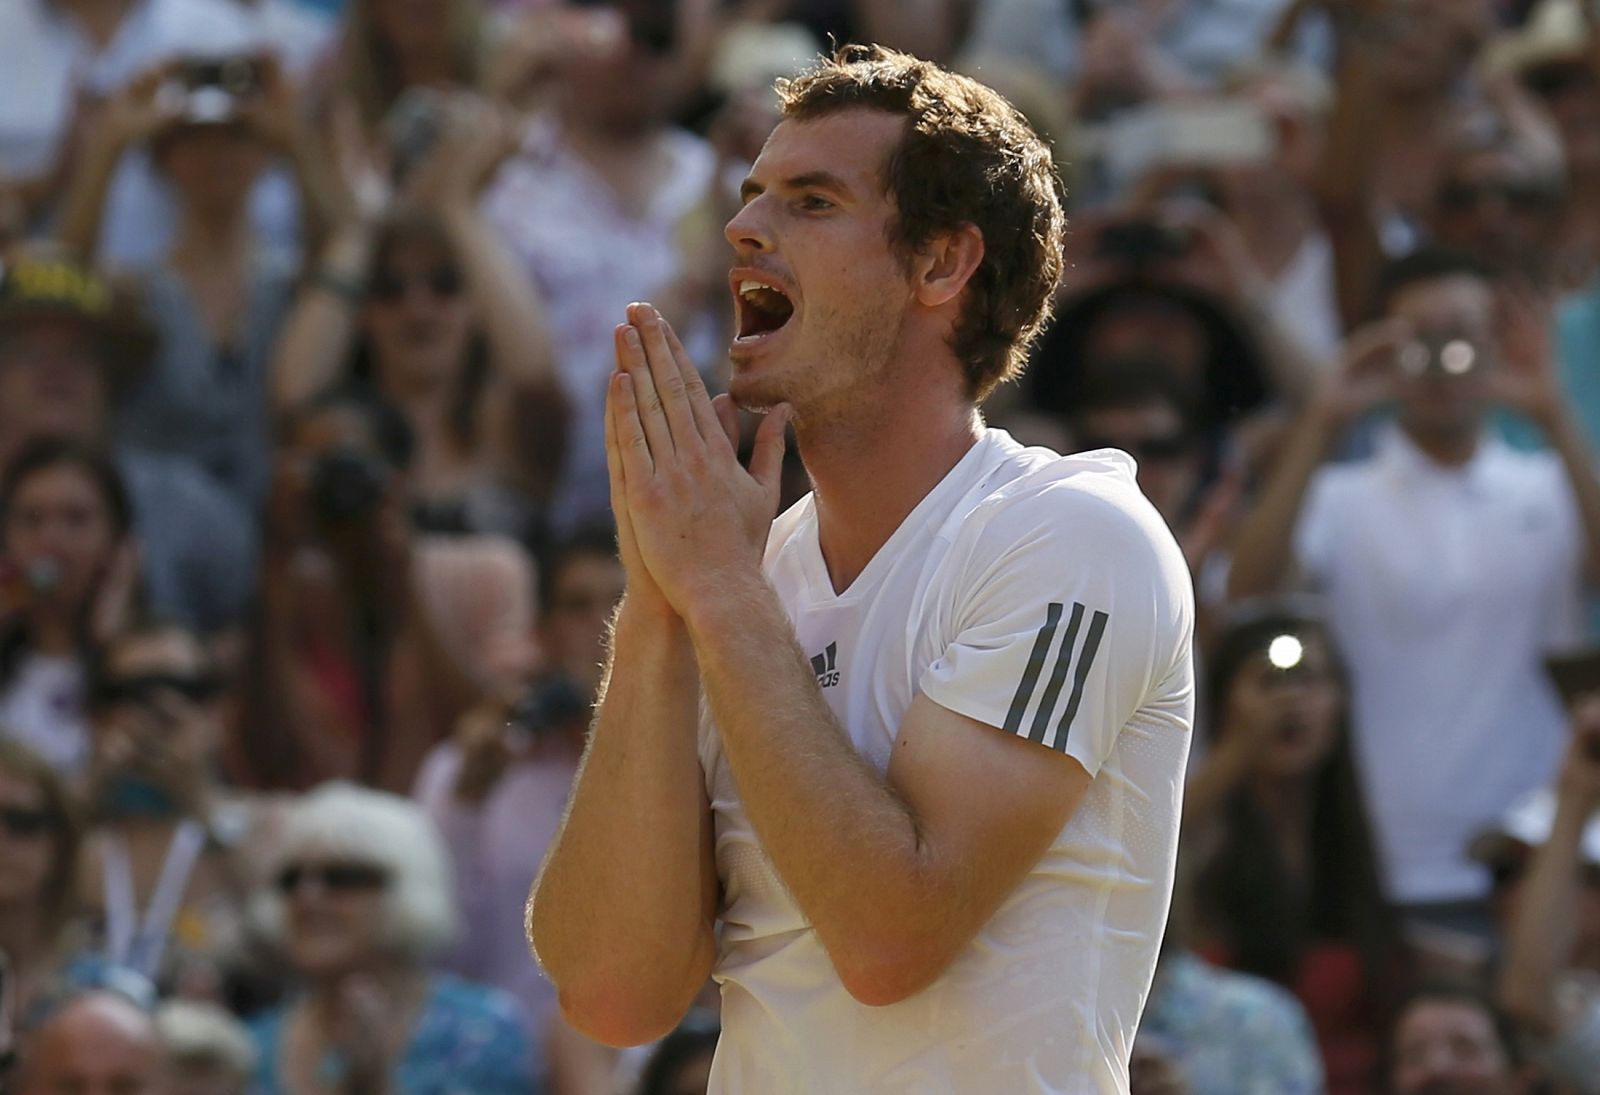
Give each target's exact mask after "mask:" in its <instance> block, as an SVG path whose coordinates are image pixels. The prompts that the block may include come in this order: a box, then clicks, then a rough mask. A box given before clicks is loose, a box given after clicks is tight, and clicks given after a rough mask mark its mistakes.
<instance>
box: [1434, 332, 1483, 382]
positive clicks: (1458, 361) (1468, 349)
mask: <svg viewBox="0 0 1600 1095" xmlns="http://www.w3.org/2000/svg"><path fill="white" fill-rule="evenodd" d="M1477 357H1478V351H1477V350H1475V349H1474V348H1473V346H1472V343H1470V342H1466V341H1464V340H1462V339H1456V340H1455V341H1453V342H1447V343H1446V344H1445V346H1444V349H1442V350H1440V351H1439V366H1440V368H1442V369H1444V371H1445V372H1447V373H1449V374H1450V375H1451V376H1461V375H1462V374H1463V373H1467V372H1470V371H1471V370H1472V365H1473V362H1475V361H1476V360H1477Z"/></svg>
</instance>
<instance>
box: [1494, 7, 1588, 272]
mask: <svg viewBox="0 0 1600 1095" xmlns="http://www.w3.org/2000/svg"><path fill="white" fill-rule="evenodd" d="M1596 27H1597V22H1596V13H1595V10H1594V7H1593V5H1586V4H1584V3H1582V0H1541V2H1540V3H1539V4H1538V5H1537V6H1536V7H1535V8H1534V10H1533V12H1532V14H1531V16H1530V17H1529V19H1528V22H1527V24H1526V25H1525V26H1523V27H1522V28H1520V29H1518V30H1516V31H1514V32H1508V33H1506V34H1505V35H1503V36H1502V37H1501V38H1500V39H1499V40H1497V41H1496V42H1495V43H1493V44H1492V45H1491V47H1490V49H1489V54H1488V57H1487V59H1486V60H1487V62H1488V64H1489V67H1490V69H1491V71H1496V72H1499V73H1504V74H1507V75H1509V76H1511V77H1513V78H1515V79H1516V81H1517V82H1518V83H1519V84H1520V85H1521V86H1522V87H1523V88H1524V89H1526V90H1527V91H1528V92H1529V93H1530V94H1532V95H1533V97H1534V98H1536V99H1537V100H1538V101H1539V103H1540V104H1541V105H1542V106H1543V107H1544V108H1545V109H1546V110H1547V111H1548V112H1549V115H1550V118H1551V120H1552V121H1553V122H1554V123H1555V126H1556V128H1557V129H1558V130H1559V132H1560V136H1561V146H1562V151H1563V153H1564V158H1565V161H1566V187H1565V190H1566V194H1567V203H1566V207H1565V210H1564V223H1563V224H1562V226H1561V232H1560V243H1559V255H1558V264H1557V273H1558V276H1559V277H1560V280H1561V282H1562V283H1563V284H1564V285H1565V286H1566V287H1568V288H1575V287H1579V286H1582V285H1584V284H1586V283H1587V282H1588V281H1589V280H1591V279H1592V278H1593V277H1594V275H1595V273H1596V272H1597V267H1600V197H1597V196H1596V195H1600V35H1597V34H1596Z"/></svg>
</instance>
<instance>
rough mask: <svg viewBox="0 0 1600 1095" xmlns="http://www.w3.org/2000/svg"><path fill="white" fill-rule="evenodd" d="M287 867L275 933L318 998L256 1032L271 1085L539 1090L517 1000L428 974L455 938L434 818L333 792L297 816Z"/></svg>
mask: <svg viewBox="0 0 1600 1095" xmlns="http://www.w3.org/2000/svg"><path fill="white" fill-rule="evenodd" d="M277 863H278V866H277V870H276V872H275V874H274V877H275V878H276V882H275V884H274V887H273V893H272V894H271V896H270V897H269V898H268V899H267V900H268V913H267V916H268V921H269V924H270V925H271V927H270V928H269V931H270V932H271V933H272V934H273V935H275V936H276V937H278V938H279V940H280V942H281V945H282V948H283V950H284V954H285V957H286V958H287V959H288V962H289V965H290V966H291V967H292V969H293V971H294V973H295V974H296V975H297V976H298V977H299V978H301V979H302V980H303V982H304V988H305V991H304V994H303V995H301V996H299V997H298V998H296V999H294V1000H293V1001H291V1002H290V1003H288V1004H286V1005H284V1006H283V1007H281V1008H278V1009H276V1010H274V1011H271V1012H268V1013H266V1014H264V1015H262V1016H260V1017H258V1018H257V1019H256V1020H255V1022H254V1024H253V1032H254V1035H255V1040H256V1047H257V1050H258V1052H259V1064H258V1066H257V1071H256V1076H255V1086H256V1087H257V1088H258V1089H261V1090H267V1091H278V1090H295V1091H298V1090H306V1089H308V1088H309V1089H312V1090H317V1089H321V1088H323V1087H328V1086H331V1087H332V1088H334V1089H335V1090H341V1091H350V1090H362V1091H367V1090H380V1091H381V1090H402V1091H406V1092H409V1093H411V1095H444V1093H445V1092H453V1091H471V1092H475V1093H481V1095H499V1093H504V1095H512V1093H516V1095H524V1093H527V1092H529V1091H533V1090H536V1089H535V1088H534V1086H533V1085H534V1075H533V1063H532V1059H531V1056H530V1052H529V1046H528V1042H527V1036H526V1034H525V1032H524V1025H523V1024H524V1019H523V1017H522V1016H521V1014H520V1012H519V1010H518V1008H517V1006H516V1004H515V1003H514V1002H513V1001H512V1000H511V998H510V997H508V996H506V995H505V994H503V993H501V992H498V991H496V990H492V989H485V988H480V987H478V986H476V985H472V984H469V983H467V982H465V981H459V980H456V979H455V978H453V977H449V976H447V975H444V974H433V973H429V972H428V970H427V968H426V966H425V962H426V960H427V958H428V957H429V955H430V954H432V953H433V952H435V951H437V950H438V949H439V948H440V947H442V946H443V945H445V944H446V943H448V942H449V939H450V936H451V934H452V933H453V931H454V929H455V909H454V906H453V903H452V900H451V896H452V893H453V889H452V886H451V881H450V877H449V875H450V863H449V859H448V857H447V855H446V852H445V849H444V845H443V843H442V842H441V841H440V839H439V836H438V833H437V832H436V831H435V829H434V827H433V824H432V823H431V822H430V821H429V820H428V818H427V815H426V814H424V813H423V812H422V811H421V810H420V809H419V808H417V807H416V806H413V805H412V804H411V803H410V802H408V801H406V800H405V799H402V798H397V797H395V796H393V795H388V794H384V793H382V792H379V791H369V790H364V789H362V788H358V787H354V786H351V785H349V784H341V783H335V784H328V785H325V786H323V787H320V788H318V789H316V790H315V791H312V792H310V793H309V794H307V795H306V796H305V798H303V799H302V800H301V801H300V802H299V803H298V804H297V805H296V806H295V807H294V808H293V810H292V811H291V813H290V816H289V817H288V819H287V821H286V824H285V826H284V834H283V844H282V846H281V849H280V852H279V855H278V859H277Z"/></svg>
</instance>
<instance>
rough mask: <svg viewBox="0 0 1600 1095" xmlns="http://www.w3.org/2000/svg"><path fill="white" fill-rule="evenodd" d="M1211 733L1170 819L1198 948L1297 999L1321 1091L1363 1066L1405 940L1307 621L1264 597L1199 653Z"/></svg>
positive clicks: (1363, 1078) (1322, 641)
mask: <svg viewBox="0 0 1600 1095" xmlns="http://www.w3.org/2000/svg"><path fill="white" fill-rule="evenodd" d="M1209 672H1210V682H1209V688H1208V689H1207V696H1208V697H1209V702H1210V704H1211V717H1210V719H1209V720H1208V722H1207V725H1208V726H1209V728H1210V733H1211V748H1210V750H1209V751H1208V752H1207V754H1206V756H1205V760H1204V762H1203V764H1202V765H1201V766H1200V767H1199V770H1198V771H1197V772H1195V773H1194V774H1193V776H1192V777H1191V779H1190V782H1189V786H1188V789H1187V791H1186V793H1185V801H1184V825H1185V829H1186V833H1187V836H1188V838H1189V841H1190V844H1189V846H1190V848H1191V849H1198V854H1199V855H1200V856H1201V857H1202V859H1201V860H1200V862H1199V866H1198V869H1197V876H1196V887H1195V888H1196V894H1195V901H1196V920H1197V922H1198V924H1199V935H1200V939H1201V940H1202V943H1201V946H1200V948H1199V949H1200V950H1201V952H1202V953H1205V954H1207V955H1209V956H1211V957H1214V958H1215V959H1217V960H1218V961H1220V962H1222V963H1223V964H1225V965H1227V966H1230V967H1232V968H1234V969H1238V970H1242V971H1244V972H1247V973H1250V974H1254V975H1255V976H1257V977H1264V978H1267V979H1270V980H1272V981H1276V982H1278V983H1279V984H1281V985H1284V986H1286V987H1288V988H1289V989H1291V990H1292V991H1293V992H1294V993H1295V995H1296V996H1297V997H1298V998H1299V1000H1300V1002H1301V1003H1302V1004H1303V1005H1305V1008H1306V1011H1307V1012H1308V1014H1309V1015H1310V1018H1311V1022H1312V1024H1313V1026H1314V1027H1315V1029H1316V1037H1317V1043H1318V1046H1319V1048H1320V1050H1321V1055H1322V1061H1323V1065H1324V1067H1325V1069H1326V1072H1327V1085H1328V1091H1329V1092H1330V1093H1331V1095H1360V1093H1362V1092H1365V1091H1367V1090H1368V1085H1369V1084H1370V1082H1371V1079H1372V1076H1373V1075H1374V1074H1375V1072H1376V1071H1377V1064H1378V1053H1379V1048H1380V1041H1381V1035H1382V1030H1381V1027H1380V1025H1379V1024H1380V1023H1381V1019H1380V1018H1379V1017H1380V1016H1382V1015H1383V1014H1385V1010H1386V1008H1387V1007H1389V1006H1390V1005H1392V1004H1393V1003H1394V1000H1395V996H1396V995H1397V994H1396V992H1395V991H1394V990H1395V989H1396V988H1397V986H1398V985H1399V984H1400V981H1401V978H1402V977H1403V975H1404V968H1405V966H1404V955H1403V954H1402V952H1401V947H1400V944H1399V935H1398V930H1397V926H1396V924H1395V921H1394V917H1393V915H1392V913H1391V911H1390V909H1389V907H1388V905H1387V903H1386V902H1385V901H1384V899H1383V895H1382V891H1381V884H1380V881H1379V878H1378V868H1377V863H1376V855H1375V852H1374V850H1373V846H1372V841H1371V837H1370V835H1369V829H1368V825H1367V817H1366V809H1365V806H1364V804H1363V802H1362V794H1361V788H1360V786H1359V783H1358V781H1357V778H1356V768H1355V761H1354V757H1353V755H1352V752H1351V742H1350V737H1349V733H1348V731H1347V727H1346V718H1345V715H1346V699H1345V683H1344V677H1343V671H1342V669H1341V667H1340V665H1339V663H1338V660H1337V658H1336V656H1335V653H1334V651H1333V648H1332V645H1331V644H1330V642H1329V640H1328V637H1327V634H1326V632H1325V631H1324V630H1323V628H1322V625H1321V623H1320V622H1319V621H1318V620H1317V619H1316V618H1315V617H1313V616H1310V615H1306V614H1304V613H1300V612H1296V611H1295V610H1294V609H1293V608H1292V607H1290V606H1286V605H1277V606H1266V607H1263V608H1260V609H1257V610H1256V611H1255V612H1254V613H1252V614H1251V615H1248V616H1244V617H1242V618H1240V619H1238V620H1237V621H1236V622H1235V623H1234V624H1233V625H1232V626H1231V627H1230V628H1228V629H1227V630H1225V631H1224V632H1223V633H1222V634H1221V635H1220V636H1218V638H1217V640H1216V643H1215V645H1214V646H1213V647H1212V649H1211V654H1210V659H1209Z"/></svg>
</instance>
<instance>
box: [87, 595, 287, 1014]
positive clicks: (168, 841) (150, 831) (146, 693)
mask: <svg viewBox="0 0 1600 1095" xmlns="http://www.w3.org/2000/svg"><path fill="white" fill-rule="evenodd" d="M223 703H224V696H223V680H222V677H221V675H220V673H219V671H218V667H217V666H216V665H215V664H214V663H213V660H212V658H211V657H210V655H209V654H208V653H207V651H206V648H205V647H204V646H203V645H202V644H201V642H200V640H199V639H198V638H197V637H196V636H195V635H194V634H193V633H192V632H190V631H188V630H186V629H185V628H183V627H181V626H179V625H176V624H171V623H162V622H159V621H149V622H138V623H134V624H131V625H129V626H127V627H124V628H122V629H121V630H119V631H117V632H116V633H114V634H112V635H111V636H109V637H108V638H107V639H106V640H105V642H104V644H103V645H102V646H101V647H100V649H99V651H98V652H97V655H96V657H95V659H94V663H93V667H92V671H91V673H90V675H89V707H90V712H91V717H92V723H93V728H94V768H93V778H92V780H91V785H90V802H91V804H92V806H93V809H94V820H95V825H94V828H93V829H92V830H91V832H90V835H89V840H88V844H87V847H86V853H87V854H86V867H87V869H86V871H85V872H84V878H85V885H84V890H85V894H84V900H85V903H86V906H87V908H88V909H89V910H91V911H92V912H93V913H94V914H95V915H96V917H97V920H98V921H99V923H101V924H103V925H104V940H103V943H104V947H105V951H106V956H107V958H108V959H109V960H110V961H112V962H113V963H115V964H117V965H119V966H125V967H127V968H129V969H133V970H135V971H137V972H138V973H140V974H142V975H144V976H145V977H148V978H150V979H151V980H152V981H156V982H157V983H159V984H161V985H163V986H170V987H173V988H176V989H178V990H179V991H181V992H182V993H184V994H185V995H189V996H194V997H200V998H212V999H217V998H221V997H222V996H223V995H224V989H225V987H226V985H225V977H226V975H227V974H229V973H230V972H231V971H232V967H234V966H236V965H237V964H238V961H239V959H240V956H241V950H242V934H243V933H242V925H243V918H244V905H245V902H246V901H247V900H248V898H249V895H250V893H251V891H252V890H253V888H254V884H255V881H256V879H255V877H254V875H253V872H252V869H251V866H250V865H251V863H252V862H256V863H259V862H260V861H261V860H262V859H263V858H264V856H265V854H266V851H267V848H268V845H269V842H270V838H269V837H268V836H267V835H266V834H267V833H268V832H270V829H271V813H270V810H269V809H268V808H267V806H266V805H265V804H264V803H257V802H251V801H249V800H246V799H244V798H242V797H240V796H237V795H233V794H230V793H229V792H228V791H227V790H226V789H225V788H224V787H223V786H222V784H221V779H220V774H219V766H218V759H219V755H220V752H221V747H222V733H223Z"/></svg>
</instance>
